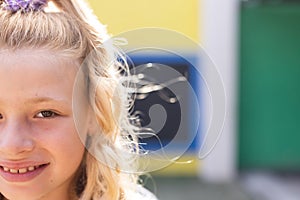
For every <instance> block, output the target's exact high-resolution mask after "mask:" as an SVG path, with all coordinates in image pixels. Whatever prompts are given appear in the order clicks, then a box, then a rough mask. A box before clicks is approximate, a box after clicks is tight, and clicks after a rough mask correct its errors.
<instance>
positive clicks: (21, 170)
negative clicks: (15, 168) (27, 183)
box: [19, 168, 27, 174]
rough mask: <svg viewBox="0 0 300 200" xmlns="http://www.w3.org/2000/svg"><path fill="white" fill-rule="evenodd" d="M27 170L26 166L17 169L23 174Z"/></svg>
mask: <svg viewBox="0 0 300 200" xmlns="http://www.w3.org/2000/svg"><path fill="white" fill-rule="evenodd" d="M26 172H27V168H22V169H19V174H24V173H26Z"/></svg>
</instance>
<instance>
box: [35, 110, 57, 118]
mask: <svg viewBox="0 0 300 200" xmlns="http://www.w3.org/2000/svg"><path fill="white" fill-rule="evenodd" d="M55 116H57V114H56V113H55V112H52V111H50V110H44V111H41V112H39V113H38V114H37V115H36V117H37V118H53V117H55Z"/></svg>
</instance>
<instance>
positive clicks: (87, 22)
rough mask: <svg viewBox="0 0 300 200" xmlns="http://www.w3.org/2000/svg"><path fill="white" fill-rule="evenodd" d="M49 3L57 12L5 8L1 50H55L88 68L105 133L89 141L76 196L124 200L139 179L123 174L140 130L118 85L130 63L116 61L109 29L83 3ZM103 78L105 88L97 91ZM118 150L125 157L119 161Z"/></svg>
mask: <svg viewBox="0 0 300 200" xmlns="http://www.w3.org/2000/svg"><path fill="white" fill-rule="evenodd" d="M51 2H52V3H53V4H54V5H55V8H56V10H54V11H53V12H52V11H51V9H50V11H49V12H48V11H47V12H46V11H45V10H38V11H34V12H23V11H22V10H20V11H17V12H11V11H9V10H5V9H3V8H2V9H1V10H0V30H1V31H0V46H1V48H7V49H12V50H18V49H22V48H37V49H39V48H41V49H47V50H53V51H54V52H59V54H60V55H65V56H68V57H69V58H74V59H77V60H78V61H79V62H80V64H82V65H83V66H84V67H85V68H84V73H85V75H86V76H87V80H86V81H87V86H88V91H89V101H90V105H91V107H92V110H93V112H94V113H95V116H96V119H97V122H98V124H99V125H100V127H101V130H98V132H97V133H96V134H91V136H90V137H91V139H90V140H89V141H90V144H89V151H86V152H85V156H84V159H83V162H82V164H81V166H80V168H79V169H78V171H77V175H76V181H75V183H74V187H73V191H72V192H73V193H74V194H75V196H77V197H76V198H80V199H83V200H89V199H113V200H117V199H125V195H124V194H125V193H126V190H127V188H128V187H129V185H133V186H134V185H136V181H137V177H136V176H135V175H133V174H130V173H128V174H126V173H121V170H122V169H129V168H131V169H132V170H133V171H134V167H135V155H136V153H138V146H137V142H136V133H137V132H138V129H137V128H136V126H134V125H132V123H131V122H132V121H131V118H130V114H129V113H130V112H129V108H130V105H131V103H132V100H131V94H130V92H129V91H128V89H127V88H126V84H124V83H122V84H120V81H121V80H122V75H121V74H127V73H126V70H128V69H127V67H126V64H124V63H126V62H120V61H118V58H122V56H120V55H121V54H119V53H118V51H116V49H114V48H111V47H108V46H107V45H106V43H105V42H106V41H107V40H108V39H109V35H108V34H107V32H106V28H105V27H104V26H103V25H102V24H101V23H100V22H99V21H98V20H97V18H96V17H95V15H93V14H92V12H91V10H90V8H89V7H88V6H87V4H86V3H85V2H84V1H83V0H53V1H51ZM0 3H3V1H0ZM99 78H101V87H97V81H98V80H99ZM101 135H102V136H103V135H104V136H106V137H102V136H101ZM100 136H101V137H100ZM103 138H104V139H103ZM117 145H121V146H122V149H123V151H125V152H126V155H127V156H124V155H121V153H120V152H119V150H118V149H119V148H118V146H117ZM124 149H125V150H124ZM91 152H92V153H91ZM131 155H132V157H131ZM97 158H101V160H102V161H104V162H107V163H109V164H104V163H103V162H99V160H97ZM125 159H126V160H125ZM129 183H130V184H129ZM2 198H3V197H2ZM0 199H1V198H0Z"/></svg>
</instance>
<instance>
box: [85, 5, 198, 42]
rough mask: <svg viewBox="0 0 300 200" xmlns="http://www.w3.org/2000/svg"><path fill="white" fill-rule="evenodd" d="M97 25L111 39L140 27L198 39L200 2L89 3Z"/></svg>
mask: <svg viewBox="0 0 300 200" xmlns="http://www.w3.org/2000/svg"><path fill="white" fill-rule="evenodd" d="M89 2H90V5H91V6H92V7H93V9H94V11H95V13H96V14H97V16H98V17H99V19H100V21H101V22H102V23H103V24H105V25H107V28H108V31H109V32H110V33H112V34H113V35H116V34H118V33H121V32H124V31H129V30H132V29H136V28H142V27H161V28H167V29H171V30H174V31H178V32H180V33H182V34H184V35H186V36H188V37H190V38H191V39H193V40H194V41H196V42H199V41H200V38H199V19H198V18H199V17H198V10H199V5H198V3H199V0H186V1H184V0H106V1H104V0H89Z"/></svg>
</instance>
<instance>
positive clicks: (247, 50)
mask: <svg viewBox="0 0 300 200" xmlns="http://www.w3.org/2000/svg"><path fill="white" fill-rule="evenodd" d="M240 25H241V26H240V31H241V32H240V33H241V37H240V42H241V43H240V109H239V110H240V113H239V115H240V117H239V119H240V122H239V165H240V168H241V169H264V168H266V169H274V170H300V3H298V4H295V3H281V4H274V3H273V4H257V5H254V4H249V3H248V4H244V5H243V6H242V7H241V21H240Z"/></svg>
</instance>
